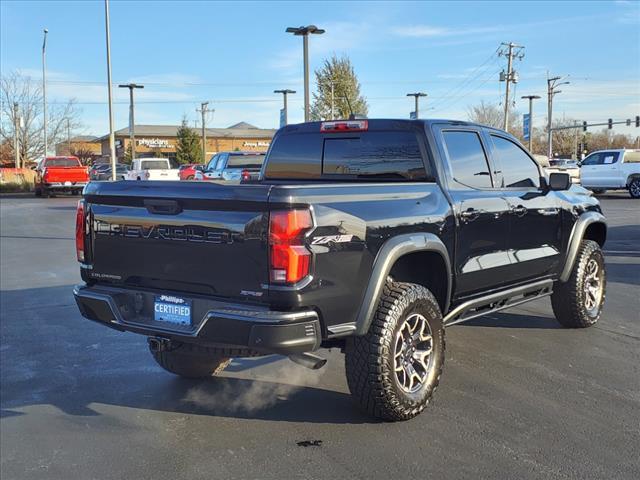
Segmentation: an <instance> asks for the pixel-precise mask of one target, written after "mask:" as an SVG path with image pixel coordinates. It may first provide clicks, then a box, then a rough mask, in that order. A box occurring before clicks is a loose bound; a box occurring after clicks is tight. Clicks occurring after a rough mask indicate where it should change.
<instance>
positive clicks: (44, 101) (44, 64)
mask: <svg viewBox="0 0 640 480" xmlns="http://www.w3.org/2000/svg"><path fill="white" fill-rule="evenodd" d="M47 33H49V30H47V29H46V28H45V29H44V40H43V41H42V112H43V113H44V122H43V123H42V132H43V135H44V158H47V150H48V148H47V147H48V144H47Z"/></svg>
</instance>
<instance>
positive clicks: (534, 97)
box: [520, 95, 540, 153]
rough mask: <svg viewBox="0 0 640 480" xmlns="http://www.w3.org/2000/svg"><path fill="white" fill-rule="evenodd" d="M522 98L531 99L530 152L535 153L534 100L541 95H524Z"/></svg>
mask: <svg viewBox="0 0 640 480" xmlns="http://www.w3.org/2000/svg"><path fill="white" fill-rule="evenodd" d="M520 98H522V99H527V100H529V132H528V133H529V152H532V153H533V101H534V100H537V99H538V98H540V97H539V96H538V95H524V96H523V97H520Z"/></svg>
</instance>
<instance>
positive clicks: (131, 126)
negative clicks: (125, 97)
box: [118, 83, 144, 162]
mask: <svg viewBox="0 0 640 480" xmlns="http://www.w3.org/2000/svg"><path fill="white" fill-rule="evenodd" d="M118 87H119V88H128V89H129V143H130V144H131V161H132V162H133V160H135V158H136V134H135V128H136V120H135V115H134V104H133V90H134V89H136V88H144V85H138V84H137V83H127V84H124V85H118Z"/></svg>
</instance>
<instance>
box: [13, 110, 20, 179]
mask: <svg viewBox="0 0 640 480" xmlns="http://www.w3.org/2000/svg"><path fill="white" fill-rule="evenodd" d="M19 132H20V113H19V110H18V102H13V151H14V153H15V156H16V159H15V165H16V168H20V133H19Z"/></svg>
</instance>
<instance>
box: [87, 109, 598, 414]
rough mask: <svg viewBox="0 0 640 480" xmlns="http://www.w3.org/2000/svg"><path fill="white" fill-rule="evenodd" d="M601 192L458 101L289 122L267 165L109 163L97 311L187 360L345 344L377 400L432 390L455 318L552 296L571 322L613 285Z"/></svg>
mask: <svg viewBox="0 0 640 480" xmlns="http://www.w3.org/2000/svg"><path fill="white" fill-rule="evenodd" d="M605 239H606V222H605V218H604V216H603V215H602V213H601V210H600V207H599V204H598V201H597V200H596V199H595V198H594V197H593V196H591V195H590V194H589V193H588V192H587V191H586V190H584V189H582V188H581V187H578V186H572V185H571V182H570V179H569V176H568V175H567V174H563V173H556V174H552V175H550V176H549V178H546V177H545V175H544V173H543V172H542V170H541V169H540V168H539V166H538V165H537V163H536V162H535V161H534V160H533V158H532V157H531V155H530V154H529V153H528V152H527V151H526V150H525V149H524V148H523V147H522V146H521V145H520V144H519V143H518V141H517V140H516V139H514V138H513V137H512V136H510V135H509V134H507V133H505V132H503V131H500V130H496V129H493V128H489V127H485V126H481V125H476V124H472V123H467V122H459V121H448V120H425V121H422V120H341V121H332V122H315V123H304V124H299V125H289V126H286V127H283V128H282V129H280V130H279V131H278V132H277V134H276V135H275V137H274V140H273V143H272V145H271V147H270V150H269V152H268V153H267V157H266V160H265V162H264V165H263V168H262V172H261V179H260V181H259V182H258V183H257V184H248V185H230V186H228V185H217V184H213V183H209V182H154V181H146V182H113V183H111V182H100V183H91V184H89V185H88V186H87V187H86V189H85V191H84V198H83V200H81V201H80V203H79V205H78V211H77V228H76V248H77V254H78V260H79V261H80V263H81V272H82V278H83V280H84V282H85V283H84V284H82V285H79V286H77V287H76V288H75V292H74V293H75V298H76V301H77V303H78V307H79V308H80V311H81V312H82V315H83V316H84V317H86V318H88V319H90V320H94V321H97V322H99V323H101V324H104V325H106V326H109V327H112V328H115V329H118V330H123V331H129V332H135V333H139V334H142V335H146V336H148V338H149V348H150V350H151V353H152V354H153V356H154V358H155V359H156V361H157V362H158V363H159V364H160V365H161V366H162V367H163V368H165V369H166V370H168V371H170V372H172V373H175V374H178V375H182V376H187V377H207V376H211V375H213V374H215V373H217V372H220V371H221V370H222V369H223V368H224V367H225V366H226V365H227V364H228V362H229V359H230V358H231V357H248V356H258V355H267V354H273V353H278V354H283V355H287V356H289V357H290V358H291V359H292V360H294V361H296V362H298V363H302V364H304V365H306V366H308V367H311V368H320V367H321V366H322V365H324V362H325V360H324V359H323V358H321V357H320V356H318V355H317V354H314V353H313V352H316V351H317V350H318V349H320V348H321V347H337V348H341V349H343V351H344V352H345V364H346V375H347V379H348V385H349V388H350V390H351V392H352V394H353V396H354V398H355V400H356V402H357V403H359V404H360V406H361V407H362V408H363V409H364V410H365V411H366V412H368V413H369V414H371V415H373V416H375V417H378V418H382V419H386V420H405V419H408V418H411V417H414V416H415V415H417V414H418V413H420V412H421V411H422V410H423V409H424V408H425V406H426V405H427V403H428V402H429V400H430V398H431V396H432V394H433V392H434V390H435V389H436V386H437V385H438V381H439V379H440V374H441V371H442V367H443V363H444V357H445V355H444V347H445V341H444V335H445V327H448V326H450V325H453V324H456V323H459V322H463V321H465V320H469V319H472V318H475V317H478V316H481V315H485V314H488V313H493V312H496V311H499V310H502V309H505V308H509V307H512V306H515V305H520V304H522V303H525V302H529V301H532V300H536V299H539V298H541V297H546V296H550V297H551V303H552V306H553V311H554V313H555V316H556V318H557V320H558V321H559V322H560V323H561V324H562V325H563V326H565V327H573V328H577V327H588V326H590V325H593V324H594V323H596V322H597V321H598V319H599V318H600V315H601V310H602V305H603V302H604V298H605V265H604V258H603V254H602V251H601V247H602V246H603V244H604V242H605Z"/></svg>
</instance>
